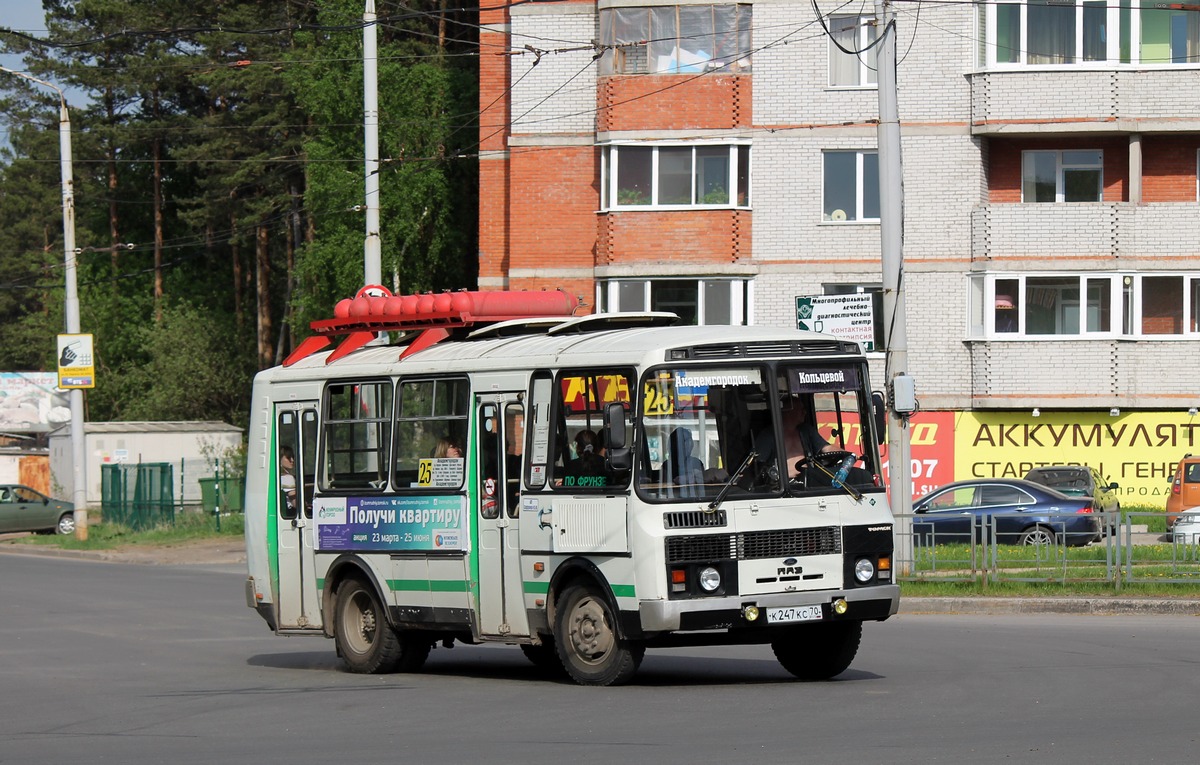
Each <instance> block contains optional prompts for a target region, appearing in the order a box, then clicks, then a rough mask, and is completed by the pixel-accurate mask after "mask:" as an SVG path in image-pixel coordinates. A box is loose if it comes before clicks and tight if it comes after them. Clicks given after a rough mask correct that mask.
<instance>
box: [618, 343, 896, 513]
mask: <svg viewBox="0 0 1200 765" xmlns="http://www.w3.org/2000/svg"><path fill="white" fill-rule="evenodd" d="M864 380H865V370H864V369H863V368H862V367H861V365H859V364H856V363H851V362H843V363H836V362H834V363H825V364H822V365H820V366H816V365H810V364H806V365H789V366H780V367H779V368H778V369H771V368H769V367H766V366H749V365H747V366H738V367H729V368H711V367H705V368H703V369H687V368H675V369H662V370H658V371H656V372H653V373H651V374H650V375H649V376H648V377H646V378H645V380H644V382H643V390H642V414H643V416H642V418H641V421H640V426H639V427H640V428H641V432H640V433H639V437H638V439H637V442H636V443H637V444H638V450H639V451H638V455H637V457H638V459H637V463H638V479H637V484H638V489H639V491H640V492H641V493H642V494H643V495H644V496H645V497H646V498H647V499H650V500H659V501H694V500H708V501H711V500H713V499H714V498H716V497H717V496H718V494H720V493H721V491H722V490H723V489H726V484H728V483H730V479H731V477H732V476H734V475H735V474H737V475H736V479H735V480H734V481H733V482H732V485H730V486H729V487H728V489H727V492H726V495H725V496H726V497H728V498H731V499H734V498H737V497H747V496H767V495H777V494H779V493H780V492H783V491H787V492H788V493H791V494H808V493H817V492H838V491H847V492H849V493H850V494H851V495H852V496H853V495H857V494H859V493H861V491H862V490H864V489H868V488H872V487H874V488H878V487H880V486H882V483H881V481H880V479H879V459H878V451H877V449H876V448H875V446H874V443H873V441H871V439H870V438H869V435H868V434H869V431H868V432H864V429H863V424H864V423H865V422H867V421H868V419H869V418H868V417H866V416H864V413H866V412H869V411H870V410H869V408H868V407H869V406H870V398H869V396H868V394H867V392H866V390H865V388H866V386H865V385H864V382H863V381H864ZM864 436H868V438H867V439H866V441H864ZM751 452H753V457H752V458H750V455H751ZM748 458H750V459H749V464H747V465H746V466H745V468H744V469H743V470H742V471H741V473H740V474H738V468H739V467H741V466H742V465H743V463H744V462H746V461H747V459H748ZM842 467H844V468H845V470H844V471H843V473H842V474H841V475H840V478H839V473H838V470H839V468H842Z"/></svg>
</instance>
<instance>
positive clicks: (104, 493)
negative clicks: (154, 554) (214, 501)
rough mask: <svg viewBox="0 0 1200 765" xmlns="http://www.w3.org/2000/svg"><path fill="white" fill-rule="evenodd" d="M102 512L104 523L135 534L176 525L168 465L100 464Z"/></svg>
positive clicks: (172, 483) (161, 463) (156, 463)
mask: <svg viewBox="0 0 1200 765" xmlns="http://www.w3.org/2000/svg"><path fill="white" fill-rule="evenodd" d="M100 473H101V505H100V509H101V513H103V517H104V521H105V522H106V523H116V524H120V525H122V526H126V527H128V528H130V529H133V530H134V531H141V530H143V529H149V528H153V527H155V526H158V525H160V524H166V525H174V523H175V489H174V480H173V477H172V476H173V471H172V466H171V464H170V463H169V462H142V463H139V464H136V465H124V464H120V465H101V466H100Z"/></svg>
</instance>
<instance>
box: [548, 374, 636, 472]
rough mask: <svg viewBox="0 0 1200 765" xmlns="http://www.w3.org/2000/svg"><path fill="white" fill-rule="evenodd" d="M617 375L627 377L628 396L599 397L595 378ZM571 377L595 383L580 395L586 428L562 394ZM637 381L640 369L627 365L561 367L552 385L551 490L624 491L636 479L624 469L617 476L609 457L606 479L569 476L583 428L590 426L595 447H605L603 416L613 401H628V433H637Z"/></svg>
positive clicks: (626, 402)
mask: <svg viewBox="0 0 1200 765" xmlns="http://www.w3.org/2000/svg"><path fill="white" fill-rule="evenodd" d="M618 377H620V378H624V381H625V390H626V393H627V397H626V399H625V400H621V399H620V398H619V397H618V398H615V399H613V400H612V401H608V400H605V401H599V400H597V398H598V396H599V393H600V392H599V390H598V387H599V385H598V383H596V381H597V380H598V379H600V378H618ZM572 378H583V379H584V380H586V381H589V382H590V383H592V384H593V385H587V384H585V389H584V390H583V391H582V393H581V394H580V395H581V396H582V397H583V399H584V409H583V410H582V415H583V420H584V428H580V427H578V425H579V422H578V419H577V418H574V417H572V415H573V414H576V412H575V410H574V409H572V408H571V407H570V406H568V405H567V403H566V400H565V398H564V396H563V385H564V381H565V380H567V379H572ZM637 384H638V375H637V369H635V368H634V367H631V366H628V365H615V366H608V367H596V366H585V367H563V368H562V369H560V370H558V372H557V373H556V374H555V375H554V377H553V382H552V384H551V386H550V418H551V428H550V430H551V434H550V438H551V443H550V449H549V453H548V457H549V460H548V463H547V465H546V470H547V472H548V473H549V477H550V481H549V485H550V488H551V490H553V491H555V492H563V493H567V494H577V493H584V494H594V493H599V494H604V493H611V492H613V491H620V492H624V491H627V490H628V489H629V483H630V481H631V480H632V478H633V471H631V470H630V471H623V473H624V474H623V475H618V474H617V473H616V472H614V471H612V470H610V469H609V467H608V463H607V460H605V462H604V465H603V472H604V476H602V477H603V478H604V479H605V480H604V481H602V482H601V481H597V482H596V483H592V484H589V483H585V482H579V481H578V480H572V479H577V478H578V476H574V475H569V471H570V467H571V463H572V461H573V460H575V459H579V456H578V455H575V456H574V457H572V454H573V452H572V446H573V445H574V444H575V438H576V436H577V435H578V434H579V432H580V431H582V430H584V429H588V430H591V431H592V432H593V433H594V434H595V435H596V437H597V441H596V442H595V444H594V448H595V449H600V448H601V447H602V446H604V444H603V432H604V416H605V411H606V408H607V406H608V405H609V404H610V403H622V404H625V432H626V434H632V433H633V432H634V430H633V427H634V422H635V416H634V415H635V411H636V409H637V405H638V402H637V399H636V392H637ZM618 391H619V386H618ZM593 453H595V452H593ZM588 477H591V478H598V477H601V476H595V475H590V476H588Z"/></svg>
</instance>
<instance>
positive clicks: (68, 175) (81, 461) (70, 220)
mask: <svg viewBox="0 0 1200 765" xmlns="http://www.w3.org/2000/svg"><path fill="white" fill-rule="evenodd" d="M0 71H4V72H8V73H9V74H12V75H16V76H17V77H21V78H23V79H26V80H29V81H31V82H36V83H37V84H38V85H43V86H45V87H47V88H50V89H51V90H53V91H54V92H55V93H58V103H59V107H58V147H59V169H60V174H61V177H62V209H63V265H64V268H63V271H64V273H65V275H66V295H65V297H64V302H65V304H64V306H63V313H64V315H65V316H64V318H65V319H66V330H67V334H68V335H78V334H79V291H78V289H77V287H76V278H75V266H76V254H77V253H76V251H75V180H74V178H75V176H74V170H73V168H72V165H71V117H70V115H69V114H68V113H67V96H66V94H65V93H63V90H62V88H60V87H58V86H57V85H54V84H51V83H49V82H46V81H45V80H39V79H38V78H37V77H33V76H30V75H28V74H24V73H23V72H14V71H13V70H12V69H7V68H5V67H0ZM69 397H70V404H71V476H72V477H71V481H72V494H71V500H72V502H73V503H74V504H75V538H76V539H79V540H86V539H87V538H88V511H87V463H86V462H85V458H86V449H85V447H84V444H85V435H84V432H83V427H84V426H83V391H82V390H81V389H79V388H71V391H70V394H69Z"/></svg>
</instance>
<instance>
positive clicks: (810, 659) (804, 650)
mask: <svg viewBox="0 0 1200 765" xmlns="http://www.w3.org/2000/svg"><path fill="white" fill-rule="evenodd" d="M861 640H862V622H833V623H829V624H814V625H810V626H807V627H803V628H801V629H796V630H789V631H788V632H787V634H785V635H783V636H781V637H779V638H776V639H775V640H774V641H772V642H771V650H772V651H774V652H775V658H776V659H778V660H779V663H780V664H781V665H783V668H784V669H786V670H787V671H788V672H791V673H792V674H793V675H795V676H796V677H798V678H800V679H801V680H828V679H829V678H831V677H836V676H837V675H840V674H842V673H843V672H845V671H846V670H847V669H848V668H849V667H850V662H852V661H854V656H855V655H856V654H857V653H858V644H859V642H861Z"/></svg>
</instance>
